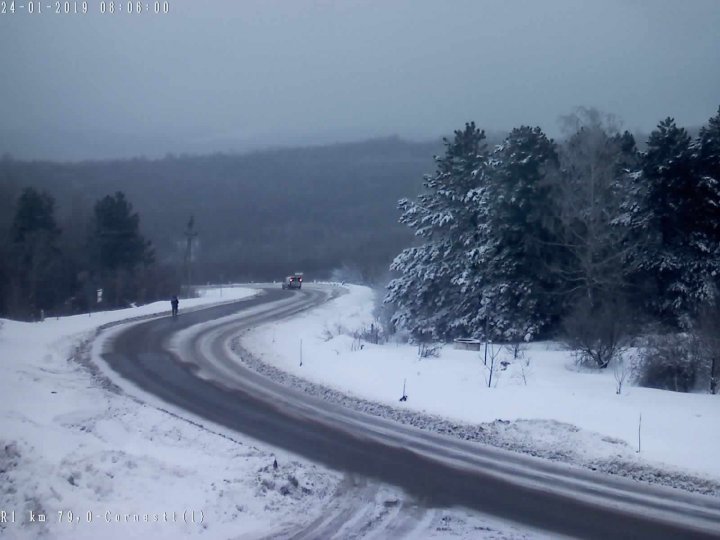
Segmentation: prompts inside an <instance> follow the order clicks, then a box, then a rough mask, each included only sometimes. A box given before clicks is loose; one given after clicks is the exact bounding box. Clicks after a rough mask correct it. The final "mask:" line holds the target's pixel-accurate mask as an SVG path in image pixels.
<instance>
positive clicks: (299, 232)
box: [0, 138, 442, 280]
mask: <svg viewBox="0 0 720 540" xmlns="http://www.w3.org/2000/svg"><path fill="white" fill-rule="evenodd" d="M438 152H442V144H441V142H440V141H437V142H425V143H416V142H407V141H403V140H400V139H397V138H387V139H377V140H371V141H366V142H361V143H348V144H337V145H330V146H317V147H309V148H294V149H277V150H267V151H260V152H254V153H250V154H242V155H226V154H215V155H207V156H180V157H176V156H167V157H165V158H164V159H157V160H148V159H129V160H117V161H92V162H79V163H55V162H45V161H34V162H26V161H17V160H13V159H7V158H6V159H2V160H0V185H1V186H2V188H3V190H4V193H6V194H8V193H18V192H19V189H20V188H21V187H24V186H34V187H36V188H39V189H44V190H47V191H49V192H50V193H51V194H52V195H53V196H55V197H56V199H57V203H58V215H59V218H60V219H59V221H60V222H61V224H62V225H63V227H64V228H65V230H66V232H67V233H68V234H75V235H82V234H83V231H84V229H83V228H84V226H85V224H86V223H87V218H89V216H90V215H91V213H92V206H93V204H94V203H95V201H96V200H98V199H99V198H101V197H102V196H104V195H106V194H110V193H113V192H115V191H118V190H121V191H124V192H125V194H126V195H127V197H128V199H129V200H130V201H131V202H132V204H133V206H134V207H135V209H136V210H137V211H138V212H139V213H140V217H141V227H142V230H143V232H144V234H145V235H146V236H147V237H148V238H149V239H151V240H152V241H153V243H154V245H155V246H156V251H157V256H158V259H160V260H161V261H163V262H170V263H177V264H180V261H181V260H182V241H183V231H184V228H185V225H186V223H187V221H188V219H189V218H190V216H191V215H193V216H195V224H196V229H197V231H198V232H199V237H198V240H199V243H198V248H199V249H198V250H197V261H196V263H195V272H194V274H195V276H196V277H197V279H198V280H215V279H220V278H222V279H225V280H229V279H255V280H260V279H274V278H280V277H282V276H283V275H284V274H286V273H287V272H292V271H304V272H305V273H306V274H307V275H308V277H310V278H312V277H325V276H327V275H329V273H330V272H331V271H332V269H333V268H336V267H338V266H341V265H347V266H349V267H353V268H356V269H358V270H360V271H361V272H363V274H364V275H366V276H369V277H372V276H376V275H379V274H380V273H381V272H384V271H385V270H386V268H387V265H388V264H389V262H390V261H391V259H392V257H393V256H394V255H396V254H397V253H398V252H399V251H400V250H401V249H402V248H403V247H405V246H407V245H408V244H409V243H410V242H412V237H411V235H410V233H409V231H408V230H407V229H406V228H405V227H404V226H401V225H399V224H398V223H397V218H398V215H399V214H398V211H397V209H396V204H397V200H398V199H399V198H401V197H414V196H416V195H417V194H418V192H419V191H420V189H421V184H422V176H423V174H425V173H432V172H433V170H434V164H433V160H432V157H433V155H434V154H437V153H438ZM6 200H7V199H6ZM9 211H10V208H9V207H8V206H7V204H6V205H5V208H4V209H3V213H5V214H6V218H5V220H4V221H5V222H7V215H8V213H9ZM1 226H2V222H0V227H1Z"/></svg>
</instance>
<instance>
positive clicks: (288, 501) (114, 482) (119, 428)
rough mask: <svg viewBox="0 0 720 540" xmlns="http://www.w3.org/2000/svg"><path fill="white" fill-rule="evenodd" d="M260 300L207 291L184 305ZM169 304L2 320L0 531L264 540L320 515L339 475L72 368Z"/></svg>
mask: <svg viewBox="0 0 720 540" xmlns="http://www.w3.org/2000/svg"><path fill="white" fill-rule="evenodd" d="M253 294H255V291H253V290H249V289H242V288H224V289H223V290H222V293H221V292H220V289H208V290H206V291H203V296H202V297H201V298H197V299H193V300H183V301H181V305H180V309H181V313H182V312H183V311H184V310H188V309H191V308H193V307H197V306H201V305H207V304H209V303H217V302H219V301H228V300H233V299H239V298H243V297H246V296H249V295H253ZM168 309H169V303H167V302H159V303H156V304H150V305H146V306H142V307H138V308H131V309H125V310H118V311H111V312H102V313H93V314H92V315H91V316H88V315H79V316H74V317H64V318H60V319H48V320H46V321H44V322H38V323H20V322H15V321H9V320H2V321H0V324H1V325H2V326H1V327H0V365H1V367H2V377H0V425H1V426H2V430H1V431H0V536H6V535H7V537H8V538H40V537H46V538H73V539H75V538H178V537H184V536H197V535H202V536H203V537H204V538H230V537H238V535H248V537H258V536H259V535H261V534H264V533H266V532H268V531H269V530H272V529H273V528H275V527H280V526H282V524H283V523H284V522H286V521H288V520H293V518H294V517H295V516H296V515H303V514H304V513H305V512H311V513H312V512H313V510H315V511H316V512H319V511H320V509H319V508H318V505H320V504H322V501H323V500H326V499H327V498H328V497H329V496H330V495H331V494H332V492H333V490H334V488H335V485H336V484H337V482H338V481H339V475H337V474H334V473H330V472H328V471H324V470H322V469H320V468H318V467H315V466H314V465H309V464H307V463H301V462H300V461H298V460H296V459H294V458H293V457H292V456H289V455H287V454H286V453H283V452H276V451H274V450H272V449H269V448H267V447H262V446H259V445H256V444H254V443H253V441H251V440H248V439H243V438H241V437H238V436H234V435H233V434H228V433H227V432H224V431H223V430H220V429H217V430H216V429H213V428H212V427H210V428H208V427H207V423H205V425H204V426H201V425H200V424H197V423H193V422H188V421H185V420H182V419H180V418H177V417H176V416H174V415H172V414H171V413H169V412H167V411H165V410H162V409H159V408H156V407H153V406H149V405H146V404H143V403H141V402H139V401H137V400H135V399H132V398H130V397H129V396H127V395H124V394H119V393H117V392H113V391H111V390H109V389H107V385H104V384H102V383H101V382H100V381H98V379H97V378H96V377H94V376H93V375H92V373H91V372H90V371H89V370H87V369H85V367H83V365H82V364H81V363H79V362H77V361H75V360H76V359H75V358H74V357H75V356H77V354H78V347H79V346H80V345H81V344H82V343H86V342H87V340H88V339H90V338H92V337H93V336H94V335H95V332H96V329H97V328H98V327H99V326H101V325H105V324H108V323H112V322H114V321H121V320H125V319H128V318H136V317H143V316H151V315H153V314H158V313H163V312H167V311H168ZM276 457H277V460H278V462H279V465H280V466H279V468H278V470H277V471H276V470H275V469H274V468H273V467H272V464H273V460H274V459H275V458H276ZM3 511H4V512H5V520H4V521H5V523H2V521H3V519H2V518H3V515H2V512H3ZM193 512H194V513H193ZM43 518H44V520H45V521H44V522H42V521H40V520H41V519H43ZM33 519H35V521H34V522H33ZM13 520H14V522H13Z"/></svg>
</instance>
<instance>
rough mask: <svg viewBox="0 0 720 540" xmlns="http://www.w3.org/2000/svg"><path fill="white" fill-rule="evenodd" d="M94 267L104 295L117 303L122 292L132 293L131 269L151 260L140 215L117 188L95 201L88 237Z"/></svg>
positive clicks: (122, 295)
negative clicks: (89, 236)
mask: <svg viewBox="0 0 720 540" xmlns="http://www.w3.org/2000/svg"><path fill="white" fill-rule="evenodd" d="M90 245H91V252H92V258H93V263H94V267H95V271H96V273H97V274H98V277H99V280H100V283H101V284H102V285H103V288H105V289H109V290H110V292H111V294H110V295H109V296H107V298H109V299H110V300H111V302H112V303H114V305H120V304H121V301H122V300H127V298H125V297H126V296H130V297H136V296H137V290H134V289H135V286H134V284H133V283H132V280H133V277H134V273H135V270H136V269H137V268H138V267H139V266H140V265H148V264H150V263H151V262H152V260H153V252H152V249H151V244H150V242H148V241H146V240H145V239H144V238H143V237H142V235H141V234H140V216H139V215H138V214H137V213H133V209H132V205H131V204H130V203H129V202H128V201H127V199H126V198H125V195H124V194H123V193H122V192H120V191H118V192H117V193H115V194H114V195H112V196H110V195H108V196H106V197H104V198H103V199H101V200H100V201H98V202H97V203H96V204H95V209H94V220H93V226H92V232H91V238H90Z"/></svg>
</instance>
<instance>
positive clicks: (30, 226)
mask: <svg viewBox="0 0 720 540" xmlns="http://www.w3.org/2000/svg"><path fill="white" fill-rule="evenodd" d="M55 206H56V205H55V199H54V198H53V197H52V196H51V195H49V194H48V193H47V192H45V191H40V190H37V189H35V188H34V187H26V188H24V189H23V190H22V192H21V194H20V195H19V197H18V198H17V201H16V203H15V209H14V212H13V215H12V219H11V220H10V222H9V223H8V227H7V229H6V230H5V233H6V238H5V239H4V241H3V242H1V243H0V252H1V256H0V261H1V262H0V313H2V314H3V315H6V316H11V317H14V318H18V319H25V320H37V319H39V318H41V317H43V316H46V315H56V314H61V313H62V314H67V313H79V312H85V311H90V310H93V309H99V308H102V309H107V308H109V307H110V308H112V307H120V306H127V305H129V304H131V303H133V302H146V301H150V300H154V299H157V298H161V297H167V296H168V295H169V294H170V293H171V291H173V292H174V291H176V290H177V286H178V281H177V279H176V276H175V275H173V274H172V273H165V274H164V275H163V273H164V269H162V268H159V267H157V265H155V261H154V252H153V248H152V245H151V243H150V242H149V241H148V240H146V239H145V238H144V237H143V235H142V234H141V232H140V217H139V215H138V213H137V212H134V211H133V207H132V204H131V203H130V202H129V201H128V200H127V199H126V197H125V195H124V193H123V192H121V191H118V192H116V193H114V194H113V195H107V196H105V197H103V198H101V199H99V200H98V201H97V202H96V203H95V205H94V206H93V212H92V215H91V217H90V218H89V219H88V220H82V221H81V222H80V223H76V225H78V228H77V229H73V228H72V227H70V228H69V231H68V232H67V233H66V232H65V231H63V230H62V228H61V227H60V226H59V225H58V222H57V218H56V208H55Z"/></svg>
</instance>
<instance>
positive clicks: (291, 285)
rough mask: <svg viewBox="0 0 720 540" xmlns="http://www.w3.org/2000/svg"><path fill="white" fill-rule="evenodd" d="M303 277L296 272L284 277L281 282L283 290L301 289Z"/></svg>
mask: <svg viewBox="0 0 720 540" xmlns="http://www.w3.org/2000/svg"><path fill="white" fill-rule="evenodd" d="M302 281H303V275H302V273H300V272H298V273H295V274H292V275H290V276H287V277H285V279H284V280H283V282H282V288H283V289H302Z"/></svg>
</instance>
